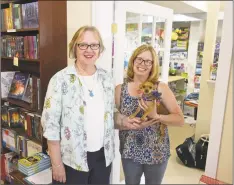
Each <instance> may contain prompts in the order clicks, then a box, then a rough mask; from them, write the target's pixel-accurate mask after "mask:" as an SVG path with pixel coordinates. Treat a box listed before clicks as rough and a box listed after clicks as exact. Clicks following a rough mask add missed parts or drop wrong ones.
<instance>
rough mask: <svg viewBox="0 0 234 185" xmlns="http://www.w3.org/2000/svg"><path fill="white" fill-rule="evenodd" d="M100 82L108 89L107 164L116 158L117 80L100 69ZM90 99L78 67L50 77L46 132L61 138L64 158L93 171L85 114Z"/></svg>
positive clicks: (47, 135)
mask: <svg viewBox="0 0 234 185" xmlns="http://www.w3.org/2000/svg"><path fill="white" fill-rule="evenodd" d="M97 79H98V83H99V85H101V86H102V87H103V89H104V92H103V93H104V105H105V113H104V115H103V116H104V127H105V129H104V151H105V159H106V166H109V165H110V164H111V162H112V161H113V159H114V148H115V147H114V134H115V131H114V119H113V112H114V83H113V79H112V77H111V75H109V74H108V73H107V72H106V71H104V70H103V69H101V68H97ZM85 109H86V102H85V100H84V92H83V87H82V83H81V81H80V80H79V77H78V75H77V73H76V69H75V66H74V65H72V66H68V67H66V68H64V69H63V70H61V71H59V72H57V73H56V74H55V75H54V76H53V77H52V78H51V80H50V82H49V85H48V89H47V93H46V97H45V103H44V109H43V113H42V119H41V123H42V127H43V135H44V137H45V138H47V139H48V140H54V141H60V146H61V155H62V161H63V163H64V164H66V165H68V166H70V167H72V168H74V169H76V170H79V171H86V172H87V171H89V168H88V164H87V133H86V130H85V126H84V125H85V122H84V113H85Z"/></svg>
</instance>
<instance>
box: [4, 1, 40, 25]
mask: <svg viewBox="0 0 234 185" xmlns="http://www.w3.org/2000/svg"><path fill="white" fill-rule="evenodd" d="M38 20H39V19H38V2H32V3H26V4H13V3H9V7H8V8H5V9H1V28H2V30H10V29H22V28H38V26H39V21H38Z"/></svg>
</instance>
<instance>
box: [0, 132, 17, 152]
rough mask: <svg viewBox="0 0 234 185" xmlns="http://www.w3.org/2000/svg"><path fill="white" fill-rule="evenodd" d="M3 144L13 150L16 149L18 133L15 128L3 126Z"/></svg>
mask: <svg viewBox="0 0 234 185" xmlns="http://www.w3.org/2000/svg"><path fill="white" fill-rule="evenodd" d="M2 145H3V146H4V147H5V148H8V149H10V150H11V151H14V152H15V151H16V133H15V132H14V131H13V130H10V129H3V128H2Z"/></svg>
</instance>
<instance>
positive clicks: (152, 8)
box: [114, 1, 173, 85]
mask: <svg viewBox="0 0 234 185" xmlns="http://www.w3.org/2000/svg"><path fill="white" fill-rule="evenodd" d="M115 7H116V9H115V17H116V23H117V26H118V31H117V33H116V40H115V54H114V58H115V60H114V77H115V80H116V85H117V84H121V83H122V82H123V80H124V78H126V72H127V67H128V61H129V58H130V57H131V54H132V52H133V51H134V50H135V49H136V48H137V47H138V46H140V45H142V44H150V45H152V46H153V47H154V48H155V50H156V52H157V54H158V59H159V64H160V80H161V81H163V82H166V83H167V81H168V71H169V58H170V46H171V42H170V40H171V31H172V18H173V10H171V9H168V8H164V7H160V6H157V5H152V4H150V3H147V2H131V1H129V2H120V1H116V6H115Z"/></svg>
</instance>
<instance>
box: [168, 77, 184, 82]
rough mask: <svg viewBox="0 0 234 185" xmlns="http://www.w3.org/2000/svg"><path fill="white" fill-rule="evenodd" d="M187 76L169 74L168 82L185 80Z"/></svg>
mask: <svg viewBox="0 0 234 185" xmlns="http://www.w3.org/2000/svg"><path fill="white" fill-rule="evenodd" d="M184 79H185V78H184V77H183V76H169V77H168V82H174V81H178V80H184Z"/></svg>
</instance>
